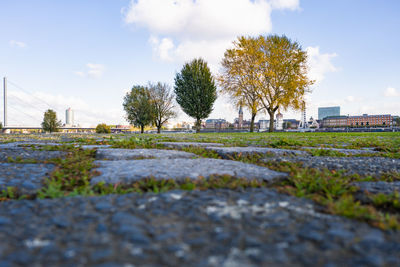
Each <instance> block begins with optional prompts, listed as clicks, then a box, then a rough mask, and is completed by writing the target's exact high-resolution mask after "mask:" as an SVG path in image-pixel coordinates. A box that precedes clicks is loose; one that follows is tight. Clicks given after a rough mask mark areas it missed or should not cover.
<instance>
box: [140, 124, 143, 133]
mask: <svg viewBox="0 0 400 267" xmlns="http://www.w3.org/2000/svg"><path fill="white" fill-rule="evenodd" d="M140 133H144V125H140Z"/></svg>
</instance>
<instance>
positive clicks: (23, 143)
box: [0, 140, 62, 149]
mask: <svg viewBox="0 0 400 267" xmlns="http://www.w3.org/2000/svg"><path fill="white" fill-rule="evenodd" d="M31 145H32V146H61V145H62V144H59V143H55V142H49V141H40V140H35V141H18V142H10V143H3V144H0V149H6V148H15V147H20V146H22V147H23V146H31Z"/></svg>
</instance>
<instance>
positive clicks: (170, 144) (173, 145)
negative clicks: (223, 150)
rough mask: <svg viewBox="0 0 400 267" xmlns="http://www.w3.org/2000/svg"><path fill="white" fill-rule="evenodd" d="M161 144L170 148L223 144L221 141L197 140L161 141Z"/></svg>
mask: <svg viewBox="0 0 400 267" xmlns="http://www.w3.org/2000/svg"><path fill="white" fill-rule="evenodd" d="M159 144H161V145H164V146H166V147H169V148H184V147H191V146H193V147H213V146H217V147H218V146H223V145H224V144H220V143H200V142H199V143H196V142H160V143H159Z"/></svg>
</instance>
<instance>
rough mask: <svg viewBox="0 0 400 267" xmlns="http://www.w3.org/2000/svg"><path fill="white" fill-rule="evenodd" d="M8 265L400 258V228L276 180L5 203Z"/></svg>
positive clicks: (1, 248)
mask: <svg viewBox="0 0 400 267" xmlns="http://www.w3.org/2000/svg"><path fill="white" fill-rule="evenodd" d="M0 240H1V241H2V242H0V266H195V267H196V266H199V267H200V266H201V267H203V266H397V265H398V264H399V262H400V254H399V253H398V252H399V251H400V241H399V240H400V233H398V232H384V231H380V230H377V229H375V228H372V227H371V226H369V225H367V224H365V223H360V222H357V221H352V220H348V219H345V218H341V217H336V216H329V215H326V214H322V213H320V212H318V207H316V206H314V205H313V204H312V203H311V202H309V201H306V200H304V199H297V198H294V197H290V196H286V195H281V194H278V193H276V192H274V191H272V190H268V189H250V190H246V191H243V192H238V191H230V190H209V191H192V192H182V191H172V192H168V193H163V194H158V195H153V194H145V195H137V194H128V195H120V196H116V195H111V196H102V197H87V198H83V197H75V198H61V199H54V200H35V201H27V200H23V201H8V202H2V203H0Z"/></svg>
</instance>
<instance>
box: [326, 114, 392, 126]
mask: <svg viewBox="0 0 400 267" xmlns="http://www.w3.org/2000/svg"><path fill="white" fill-rule="evenodd" d="M392 121H393V117H392V115H390V114H386V115H368V114H363V115H362V116H331V117H326V118H324V119H323V120H322V125H323V127H324V128H331V127H389V126H391V125H392Z"/></svg>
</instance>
